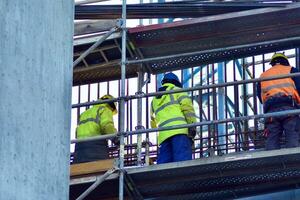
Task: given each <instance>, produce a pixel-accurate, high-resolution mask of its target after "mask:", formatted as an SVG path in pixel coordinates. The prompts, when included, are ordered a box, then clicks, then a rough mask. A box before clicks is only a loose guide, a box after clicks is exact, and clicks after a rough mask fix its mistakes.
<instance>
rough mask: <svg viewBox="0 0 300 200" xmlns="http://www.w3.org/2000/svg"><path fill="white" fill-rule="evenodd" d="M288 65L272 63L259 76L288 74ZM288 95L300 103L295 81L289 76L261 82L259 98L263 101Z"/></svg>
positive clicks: (289, 70)
mask: <svg viewBox="0 0 300 200" xmlns="http://www.w3.org/2000/svg"><path fill="white" fill-rule="evenodd" d="M291 68H292V67H290V66H284V65H279V64H278V65H274V66H273V67H271V68H270V69H268V70H267V71H265V72H264V73H262V74H261V75H260V77H261V78H266V77H271V76H278V75H284V74H289V73H290V72H291ZM285 96H286V97H288V96H291V97H292V98H293V99H294V100H295V101H296V103H297V104H299V103H300V97H299V94H298V91H297V89H296V86H295V83H294V81H293V79H291V78H283V79H275V80H270V81H262V82H261V98H262V102H263V103H265V102H266V101H267V100H268V99H269V98H271V97H285Z"/></svg>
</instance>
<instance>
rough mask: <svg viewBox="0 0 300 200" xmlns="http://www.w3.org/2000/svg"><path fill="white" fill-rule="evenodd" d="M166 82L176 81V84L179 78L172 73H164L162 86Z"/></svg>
mask: <svg viewBox="0 0 300 200" xmlns="http://www.w3.org/2000/svg"><path fill="white" fill-rule="evenodd" d="M168 81H176V82H178V83H180V81H179V78H178V77H177V76H176V75H175V74H174V73H172V72H169V73H166V74H165V75H164V78H163V79H162V81H161V83H162V84H164V83H166V82H168Z"/></svg>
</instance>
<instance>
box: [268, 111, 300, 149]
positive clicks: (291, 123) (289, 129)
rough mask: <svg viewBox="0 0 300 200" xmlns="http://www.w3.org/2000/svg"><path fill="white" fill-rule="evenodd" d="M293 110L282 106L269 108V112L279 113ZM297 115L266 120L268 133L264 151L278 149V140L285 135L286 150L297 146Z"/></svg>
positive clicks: (298, 121)
mask: <svg viewBox="0 0 300 200" xmlns="http://www.w3.org/2000/svg"><path fill="white" fill-rule="evenodd" d="M292 109H295V108H294V107H292V106H282V107H280V108H273V109H272V108H271V109H270V110H269V112H279V111H284V110H292ZM299 123H300V120H299V116H298V115H288V116H281V117H272V118H269V119H267V120H266V123H265V125H266V128H267V130H268V131H269V134H268V136H267V141H266V150H273V149H280V138H281V136H282V135H283V133H284V134H285V140H286V143H285V146H286V148H291V147H298V146H299V126H300V124H299Z"/></svg>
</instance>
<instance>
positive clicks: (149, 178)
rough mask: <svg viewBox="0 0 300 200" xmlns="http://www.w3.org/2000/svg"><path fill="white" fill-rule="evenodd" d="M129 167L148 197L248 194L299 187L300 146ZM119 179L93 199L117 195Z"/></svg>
mask: <svg viewBox="0 0 300 200" xmlns="http://www.w3.org/2000/svg"><path fill="white" fill-rule="evenodd" d="M126 170H127V172H128V174H129V175H130V176H131V177H132V179H133V181H134V182H135V184H136V185H137V189H138V190H139V191H140V192H141V194H142V195H143V197H145V198H156V197H165V198H166V197H168V198H169V197H170V199H178V198H177V197H176V196H178V197H180V198H179V199H191V198H189V197H191V196H193V195H197V196H198V197H199V199H201V198H202V197H203V198H202V199H205V197H208V196H209V197H219V198H220V195H221V196H222V195H225V196H226V195H227V196H228V195H229V197H228V198H232V197H233V196H239V197H241V196H249V195H251V194H253V193H254V192H257V193H264V192H268V191H274V190H279V189H287V188H295V187H297V184H298V183H300V148H293V149H282V150H275V151H260V152H243V153H237V154H229V155H225V156H221V157H217V156H216V157H211V158H202V159H197V160H192V161H184V162H178V163H168V164H161V165H152V166H148V167H136V168H127V169H126ZM116 183H117V176H116V175H114V176H111V177H110V178H109V179H108V180H107V181H106V182H104V183H103V186H101V187H100V188H97V189H96V191H95V192H94V193H93V194H92V195H93V197H95V198H91V200H94V199H95V200H96V199H97V198H100V197H101V198H102V197H103V198H104V197H105V198H107V197H114V196H116V192H117V187H118V186H117V184H116ZM86 184H88V183H86V182H84V183H83V184H77V185H73V186H71V191H72V187H73V189H74V190H75V191H78V190H80V187H86V186H85V185H86ZM81 185H82V186H81ZM278 185H280V188H278ZM109 191H111V192H109ZM174 195H176V196H174ZM230 195H231V196H230ZM96 197H97V198H96ZM181 197H182V198H181ZM200 197H201V198H200Z"/></svg>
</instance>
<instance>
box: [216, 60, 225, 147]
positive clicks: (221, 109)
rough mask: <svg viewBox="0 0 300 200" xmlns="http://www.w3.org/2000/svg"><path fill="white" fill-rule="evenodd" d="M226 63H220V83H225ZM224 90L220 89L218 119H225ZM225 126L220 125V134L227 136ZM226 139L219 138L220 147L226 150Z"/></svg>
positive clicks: (223, 137)
mask: <svg viewBox="0 0 300 200" xmlns="http://www.w3.org/2000/svg"><path fill="white" fill-rule="evenodd" d="M224 67H225V65H224V63H218V83H224ZM224 91H225V90H224V88H218V119H219V120H221V119H225V92H224ZM225 129H226V128H225V124H218V134H219V135H225V133H226V130H225ZM225 144H226V137H225V136H222V137H219V138H218V146H219V147H221V148H224V147H225V146H223V145H225Z"/></svg>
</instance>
